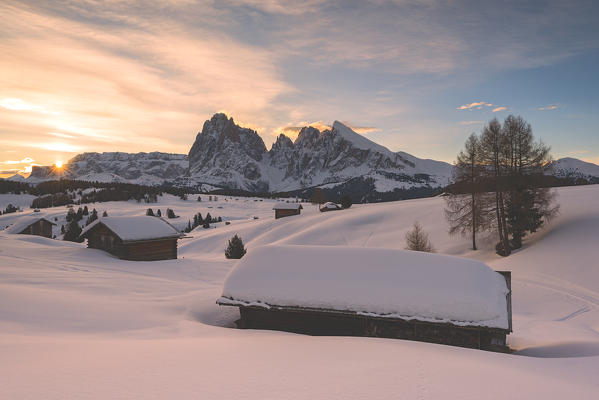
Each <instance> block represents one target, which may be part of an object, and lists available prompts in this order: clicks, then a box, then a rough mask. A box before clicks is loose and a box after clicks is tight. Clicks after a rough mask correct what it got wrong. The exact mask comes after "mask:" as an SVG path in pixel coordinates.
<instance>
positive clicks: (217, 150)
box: [9, 114, 599, 199]
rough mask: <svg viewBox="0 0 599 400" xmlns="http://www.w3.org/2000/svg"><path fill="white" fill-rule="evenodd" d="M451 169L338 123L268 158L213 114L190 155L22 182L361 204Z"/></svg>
mask: <svg viewBox="0 0 599 400" xmlns="http://www.w3.org/2000/svg"><path fill="white" fill-rule="evenodd" d="M452 169H453V167H452V165H451V164H448V163H446V162H441V161H435V160H425V159H420V158H417V157H414V156H412V155H410V154H408V153H405V152H402V151H398V152H393V151H391V150H389V149H388V148H386V147H384V146H381V145H379V144H377V143H375V142H373V141H371V140H369V139H368V138H366V137H364V136H363V135H360V134H358V133H356V132H354V131H353V130H352V129H351V128H349V127H347V126H345V125H344V124H342V123H341V122H338V121H335V122H334V123H333V125H332V127H331V128H330V129H326V130H323V131H320V130H318V129H316V128H314V127H309V126H307V127H304V128H302V129H301V131H300V132H299V134H298V136H297V138H296V139H295V140H294V141H293V140H291V139H290V138H289V137H287V136H285V135H283V134H281V135H280V136H279V137H278V138H277V140H276V141H275V143H273V145H272V147H271V149H270V150H267V149H266V146H265V145H264V142H263V140H262V138H261V137H260V136H259V135H258V133H256V132H255V131H253V130H251V129H248V128H243V127H240V126H238V125H236V124H235V122H234V121H233V118H228V117H227V116H226V115H225V114H215V115H214V116H212V118H211V119H209V120H207V121H206V122H205V123H204V125H203V128H202V131H201V132H199V133H198V134H197V136H196V139H195V141H194V143H193V145H192V147H191V149H190V151H189V155H184V154H167V153H159V152H153V153H135V154H130V153H120V152H113V153H83V154H79V155H77V156H76V157H74V158H73V159H71V160H70V161H69V162H68V163H67V164H65V166H64V167H63V168H60V169H57V168H55V167H41V166H39V167H33V171H32V173H31V175H30V177H29V178H27V180H26V182H30V183H37V182H41V181H45V180H52V179H57V178H60V177H65V178H69V179H78V180H86V181H99V182H130V183H137V184H144V185H160V184H163V183H165V182H168V183H171V184H174V185H179V186H195V187H200V188H201V189H203V190H210V189H215V188H226V189H241V190H246V191H250V192H298V194H299V193H300V192H302V191H304V189H309V188H314V187H321V188H323V189H328V190H334V191H335V193H338V192H345V193H347V192H351V193H354V194H359V196H363V195H365V194H367V193H371V192H376V193H389V192H393V191H394V190H396V189H399V190H411V191H418V190H428V191H429V192H430V191H431V189H433V188H439V187H443V186H445V185H447V184H448V183H449V182H450V180H451V174H452ZM547 174H554V175H555V176H557V177H574V178H584V179H587V180H590V181H592V182H594V181H599V166H598V165H595V164H592V163H587V162H584V161H580V160H577V159H574V158H562V159H559V160H557V161H554V162H552V163H551V165H549V166H548V169H547ZM9 179H11V180H20V179H22V177H21V176H20V175H19V176H15V177H11V178H9ZM301 194H302V195H304V194H307V193H301ZM419 194H420V195H422V194H423V193H422V192H419ZM383 197H384V196H383ZM383 197H381V196H376V197H375V198H376V199H381V198H383ZM389 199H391V198H389Z"/></svg>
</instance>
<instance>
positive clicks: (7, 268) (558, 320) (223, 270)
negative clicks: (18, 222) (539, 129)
mask: <svg viewBox="0 0 599 400" xmlns="http://www.w3.org/2000/svg"><path fill="white" fill-rule="evenodd" d="M558 193H559V202H560V203H561V214H560V216H559V217H558V218H556V219H555V220H554V221H553V222H552V223H551V225H549V226H548V227H547V228H546V229H544V230H542V231H541V232H539V233H537V234H535V235H534V236H532V237H530V238H527V240H526V241H525V246H524V248H523V249H521V250H519V251H517V252H515V253H514V254H512V255H511V256H510V257H508V258H500V257H497V256H495V255H494V254H493V251H492V247H493V245H494V240H493V239H492V238H489V239H488V240H486V241H485V240H482V241H481V247H482V250H480V251H477V252H473V251H471V250H469V249H468V247H469V240H468V239H467V238H459V237H449V236H448V235H447V233H446V232H447V224H446V222H445V220H444V217H443V205H444V203H443V199H441V198H430V199H418V200H410V201H402V202H392V203H380V204H369V205H354V206H353V207H352V208H351V209H349V210H343V211H337V212H329V213H320V212H318V210H317V209H316V207H315V206H312V205H309V204H305V205H304V210H303V211H302V215H300V216H294V217H289V218H283V219H279V220H274V218H273V211H272V210H271V209H272V206H273V201H271V200H264V201H254V200H257V199H243V198H239V199H237V200H235V199H234V198H233V199H232V198H229V197H223V196H219V200H218V201H217V202H208V201H206V200H207V196H202V198H203V199H204V200H205V201H202V202H201V203H199V202H197V201H195V196H193V197H190V200H188V201H183V200H180V199H178V198H176V197H172V196H164V197H161V198H159V202H158V203H157V204H149V205H148V204H143V203H142V204H139V203H135V202H111V203H97V204H95V205H90V210H91V208H94V207H95V208H96V209H97V210H98V211H99V212H100V213H101V212H102V211H104V210H107V212H108V214H109V215H110V216H118V215H144V214H145V210H146V209H147V208H148V207H152V208H153V209H154V211H155V210H156V208H160V209H161V210H162V212H163V214H165V211H166V208H167V207H170V208H172V209H173V210H174V211H175V212H176V213H177V214H178V215H180V216H181V217H180V218H179V219H177V220H170V221H175V224H176V225H177V226H178V227H179V228H182V227H183V226H185V225H186V223H187V220H188V219H190V218H192V216H193V215H194V214H195V213H197V212H201V213H202V215H203V216H205V215H206V213H207V212H210V214H211V215H212V216H214V217H218V216H221V217H222V218H223V221H230V225H225V223H224V222H222V223H218V224H213V228H211V229H208V230H204V229H202V228H201V227H200V228H197V229H196V230H194V231H193V232H191V233H190V234H188V237H187V238H184V239H182V240H181V241H180V242H179V259H177V260H169V261H154V262H129V261H122V260H118V259H116V258H114V257H113V256H111V255H109V254H107V253H104V252H101V251H98V250H91V249H87V248H85V245H84V244H77V243H67V242H62V241H58V240H51V239H45V238H40V237H35V236H25V235H11V234H8V233H5V232H0V399H41V398H43V399H64V398H73V399H138V398H143V399H166V398H168V399H198V398H201V399H364V398H368V399H390V398H393V399H395V398H400V399H404V398H405V399H427V398H439V399H441V398H442V399H458V398H459V399H481V398H484V399H506V398H507V399H536V398H539V399H553V398H555V399H558V398H559V399H563V398H571V399H596V398H598V396H599V380H598V379H597V376H599V311H598V310H599V261H598V260H599V246H598V244H599V202H598V201H597V198H599V185H594V186H585V187H571V188H561V189H558ZM225 199H226V201H225ZM29 201H30V200H27V201H23V205H26V204H27V203H28V202H29ZM209 207H211V208H209ZM24 208H25V207H24ZM27 214H31V211H30V210H29V209H26V211H24V212H22V213H15V214H9V215H3V216H0V228H1V227H3V226H6V225H9V224H10V223H11V222H13V221H14V220H15V219H16V218H19V217H20V216H23V215H27ZM36 214H38V213H36ZM39 214H42V215H45V216H46V217H48V218H49V219H51V220H54V218H57V223H58V226H57V227H55V229H57V230H58V233H59V229H60V224H62V223H64V216H65V214H66V208H64V207H57V208H54V209H47V210H43V211H42V212H41V213H39ZM254 217H258V218H257V219H255V218H254ZM416 220H418V221H419V222H420V223H421V225H422V226H423V228H424V229H425V230H426V231H428V233H429V234H430V238H431V240H432V242H433V244H434V246H435V248H436V249H437V251H438V252H440V253H445V254H452V255H461V256H466V257H471V258H475V259H478V260H482V261H484V262H486V263H487V264H488V265H490V266H491V267H492V268H494V269H497V270H511V271H512V274H513V275H512V288H513V312H514V315H513V318H514V333H513V334H512V335H510V336H509V337H508V343H509V344H510V346H511V347H512V348H514V349H515V350H516V352H515V353H514V354H499V353H490V352H484V351H478V350H470V349H462V348H456V347H449V346H442V345H435V344H428V343H420V342H410V341H403V340H392V339H375V338H350V337H310V336H303V335H296V334H290V333H283V332H271V331H251V330H237V329H232V326H234V324H233V321H234V320H235V319H237V317H238V315H237V314H236V311H235V309H234V308H231V307H219V306H217V305H216V304H215V301H216V299H217V298H219V296H220V295H221V293H222V284H223V281H224V278H225V276H226V274H227V273H228V271H229V270H230V269H231V268H232V266H233V265H234V261H232V260H226V259H225V257H224V254H223V253H224V248H225V247H226V244H227V240H228V239H229V238H230V237H231V236H233V235H234V234H235V233H237V234H239V235H240V236H241V237H242V238H243V240H244V242H245V243H246V245H247V247H248V251H249V252H251V251H252V248H255V247H256V246H259V245H263V244H269V243H277V244H296V245H340V246H345V245H351V246H358V247H359V246H366V247H386V248H396V249H401V248H403V246H404V234H405V232H406V231H407V230H408V229H409V228H410V226H411V225H412V224H413V222H414V221H416ZM55 232H56V231H55ZM281 261H282V262H284V260H281Z"/></svg>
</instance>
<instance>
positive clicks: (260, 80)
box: [0, 0, 599, 177]
mask: <svg viewBox="0 0 599 400" xmlns="http://www.w3.org/2000/svg"><path fill="white" fill-rule="evenodd" d="M598 7H599V5H598V4H596V3H588V2H585V1H574V2H569V3H568V6H567V7H566V6H565V5H564V4H563V3H562V2H559V1H551V0H548V1H545V2H544V6H543V7H540V6H539V7H533V6H530V7H528V6H526V5H524V4H519V3H518V2H514V3H511V5H510V6H509V7H505V6H503V5H501V4H500V3H496V2H479V3H477V4H475V5H471V4H470V5H466V3H465V2H463V1H458V2H457V3H455V4H454V5H449V4H446V3H445V2H442V1H430V2H425V3H420V2H418V1H416V2H414V3H413V4H412V2H396V1H386V0H382V1H378V0H377V1H365V2H362V3H359V4H356V5H355V7H349V6H348V5H347V4H346V3H344V2H339V1H331V2H323V1H310V2H307V3H305V4H303V5H297V4H292V3H289V2H287V1H282V0H281V1H279V0H277V1H273V2H265V3H262V2H256V1H246V0H241V1H238V2H225V3H222V4H216V3H214V4H212V3H209V4H203V3H202V4H200V3H196V2H193V1H192V2H168V3H165V4H162V3H161V2H150V3H147V4H145V5H144V12H143V15H140V11H139V8H138V7H137V6H136V5H135V4H134V3H129V2H126V3H122V4H120V5H118V6H117V5H116V4H115V3H112V2H87V1H84V2H82V3H79V2H74V1H65V2H60V3H52V2H43V1H28V2H17V1H12V0H8V1H5V2H2V4H0V32H1V33H2V34H1V35H0V45H1V46H2V53H3V55H4V57H2V58H1V59H0V71H1V76H2V85H1V89H0V176H1V177H8V176H11V175H13V174H15V173H20V174H26V173H27V170H31V168H32V167H33V166H37V165H41V166H50V165H52V164H53V163H54V161H55V160H54V158H55V157H58V156H59V157H61V159H62V160H63V162H65V163H66V161H67V160H69V159H71V158H72V157H74V156H76V155H77V154H80V153H83V152H115V151H119V152H128V153H137V152H152V151H160V152H167V153H177V154H187V153H188V152H189V149H190V147H191V145H192V144H193V141H194V138H195V135H196V134H197V133H198V132H199V131H200V130H201V128H202V126H203V124H204V121H206V120H208V119H210V117H211V116H212V115H213V114H214V113H215V112H218V111H220V110H227V114H228V116H230V117H233V118H235V121H242V122H241V124H242V125H243V126H245V127H249V128H252V129H255V130H256V131H257V132H258V134H259V135H260V136H261V137H262V139H263V140H264V142H265V145H266V147H267V148H268V147H270V146H271V144H272V143H274V142H275V141H276V138H277V137H278V135H279V134H281V133H284V134H289V135H291V137H292V138H293V137H294V135H296V134H297V132H298V131H299V129H301V127H303V126H306V125H307V124H310V123H316V122H313V121H318V122H317V123H318V124H321V125H323V126H326V125H329V126H330V125H331V124H332V123H333V121H335V120H339V121H345V122H347V124H348V126H352V127H354V128H355V131H356V132H359V133H360V134H362V135H364V136H365V137H367V138H368V139H370V140H372V141H374V142H376V143H377V144H380V145H383V146H385V147H387V148H388V149H389V150H391V151H403V152H407V153H409V154H413V155H414V156H417V157H420V158H424V159H434V160H439V161H445V162H450V163H451V162H453V161H454V160H455V157H456V155H457V153H458V151H459V150H460V148H461V146H462V144H463V142H464V140H465V138H466V137H467V136H468V135H469V134H470V133H472V132H480V131H481V130H482V128H483V127H484V125H485V124H486V123H488V121H490V120H491V119H493V118H498V119H500V120H501V119H504V118H505V117H506V116H507V115H509V114H514V115H521V116H522V117H523V118H525V119H526V120H527V121H529V122H530V123H531V124H532V126H533V129H534V132H535V135H536V136H537V137H540V138H542V139H543V141H544V142H546V143H550V144H551V146H552V155H553V156H554V158H562V157H575V158H579V159H581V160H584V161H588V162H593V163H597V162H599V135H598V134H597V130H596V129H597V128H596V127H597V126H599V113H597V112H596V110H597V109H599V99H598V96H597V95H596V93H598V92H599V79H598V78H597V75H596V65H597V63H599V28H598V26H599V23H598V22H599V21H598V19H599V17H597V16H598V15H599V10H598ZM564 15H565V16H567V17H564ZM90 16H95V17H94V18H91V17H90ZM358 16H359V17H358ZM491 16H499V17H498V18H493V17H491ZM506 28H507V29H506ZM26 159H31V160H32V161H29V162H23V160H26Z"/></svg>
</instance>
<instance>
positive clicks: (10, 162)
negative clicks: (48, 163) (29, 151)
mask: <svg viewBox="0 0 599 400" xmlns="http://www.w3.org/2000/svg"><path fill="white" fill-rule="evenodd" d="M33 161H35V160H34V159H33V158H31V157H25V158H24V159H22V160H6V161H0V163H1V164H26V163H32V162H33Z"/></svg>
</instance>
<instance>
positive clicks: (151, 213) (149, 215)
mask: <svg viewBox="0 0 599 400" xmlns="http://www.w3.org/2000/svg"><path fill="white" fill-rule="evenodd" d="M146 215H147V216H148V217H153V216H154V210H152V209H151V208H148V209H147V210H146Z"/></svg>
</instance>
